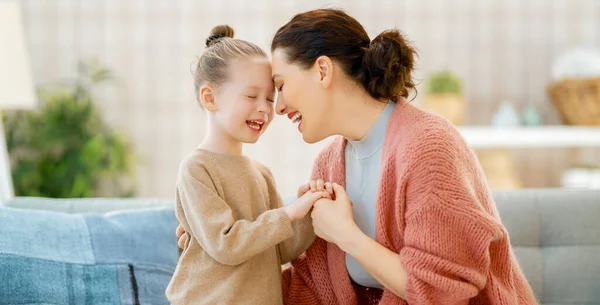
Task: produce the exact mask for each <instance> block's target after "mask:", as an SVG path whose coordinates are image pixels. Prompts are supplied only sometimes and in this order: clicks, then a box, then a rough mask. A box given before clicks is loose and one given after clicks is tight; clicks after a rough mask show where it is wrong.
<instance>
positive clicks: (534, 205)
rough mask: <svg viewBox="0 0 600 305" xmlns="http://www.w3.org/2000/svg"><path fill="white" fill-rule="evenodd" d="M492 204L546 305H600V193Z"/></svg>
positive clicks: (503, 199) (539, 195)
mask: <svg viewBox="0 0 600 305" xmlns="http://www.w3.org/2000/svg"><path fill="white" fill-rule="evenodd" d="M494 199H495V201H496V205H497V207H498V211H499V213H500V217H501V218H502V222H503V223H504V225H505V226H506V228H507V230H508V232H509V236H510V239H511V244H512V246H513V249H514V252H515V255H516V257H517V259H518V261H519V264H520V265H521V268H522V269H523V272H524V273H525V276H526V277H527V279H528V280H529V282H530V284H531V286H532V288H533V290H534V292H535V294H536V296H537V297H538V299H539V300H540V301H541V302H542V303H543V304H600V259H599V258H600V221H598V220H599V219H600V191H598V190H565V189H548V190H519V191H506V192H496V193H495V194H494Z"/></svg>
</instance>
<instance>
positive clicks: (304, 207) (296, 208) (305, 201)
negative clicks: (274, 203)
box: [284, 191, 331, 222]
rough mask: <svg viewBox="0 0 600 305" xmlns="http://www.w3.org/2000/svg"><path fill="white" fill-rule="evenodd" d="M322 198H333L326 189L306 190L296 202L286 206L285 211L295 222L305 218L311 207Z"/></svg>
mask: <svg viewBox="0 0 600 305" xmlns="http://www.w3.org/2000/svg"><path fill="white" fill-rule="evenodd" d="M321 198H331V196H330V195H329V193H327V192H325V191H321V192H319V191H317V192H306V193H304V195H302V196H301V197H300V198H298V200H296V201H295V202H294V203H292V204H290V205H288V206H286V207H284V211H285V212H286V214H287V215H288V217H289V218H290V220H291V221H292V222H294V221H296V220H299V219H302V218H304V216H306V214H308V212H310V209H312V207H313V204H314V203H315V202H316V201H317V200H319V199H321Z"/></svg>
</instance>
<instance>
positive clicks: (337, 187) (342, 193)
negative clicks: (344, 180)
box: [333, 183, 348, 199]
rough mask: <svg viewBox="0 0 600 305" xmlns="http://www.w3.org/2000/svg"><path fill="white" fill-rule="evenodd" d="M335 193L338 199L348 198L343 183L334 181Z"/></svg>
mask: <svg viewBox="0 0 600 305" xmlns="http://www.w3.org/2000/svg"><path fill="white" fill-rule="evenodd" d="M333 194H334V195H335V198H336V199H342V198H343V199H346V198H348V194H346V190H345V189H344V187H342V186H341V185H339V184H337V183H334V184H333Z"/></svg>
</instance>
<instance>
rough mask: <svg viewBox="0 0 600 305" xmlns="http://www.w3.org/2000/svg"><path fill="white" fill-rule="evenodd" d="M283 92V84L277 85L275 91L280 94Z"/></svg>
mask: <svg viewBox="0 0 600 305" xmlns="http://www.w3.org/2000/svg"><path fill="white" fill-rule="evenodd" d="M282 90H283V84H281V85H279V87H277V91H279V92H281V91H282Z"/></svg>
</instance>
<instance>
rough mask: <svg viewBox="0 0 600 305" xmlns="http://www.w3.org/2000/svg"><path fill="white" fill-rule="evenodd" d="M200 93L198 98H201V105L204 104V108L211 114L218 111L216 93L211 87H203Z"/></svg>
mask: <svg viewBox="0 0 600 305" xmlns="http://www.w3.org/2000/svg"><path fill="white" fill-rule="evenodd" d="M198 91H199V92H198V96H199V97H200V104H202V107H204V109H206V110H208V111H210V112H215V111H217V104H216V103H215V92H214V90H213V88H212V87H211V86H209V85H202V87H200V89H198Z"/></svg>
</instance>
